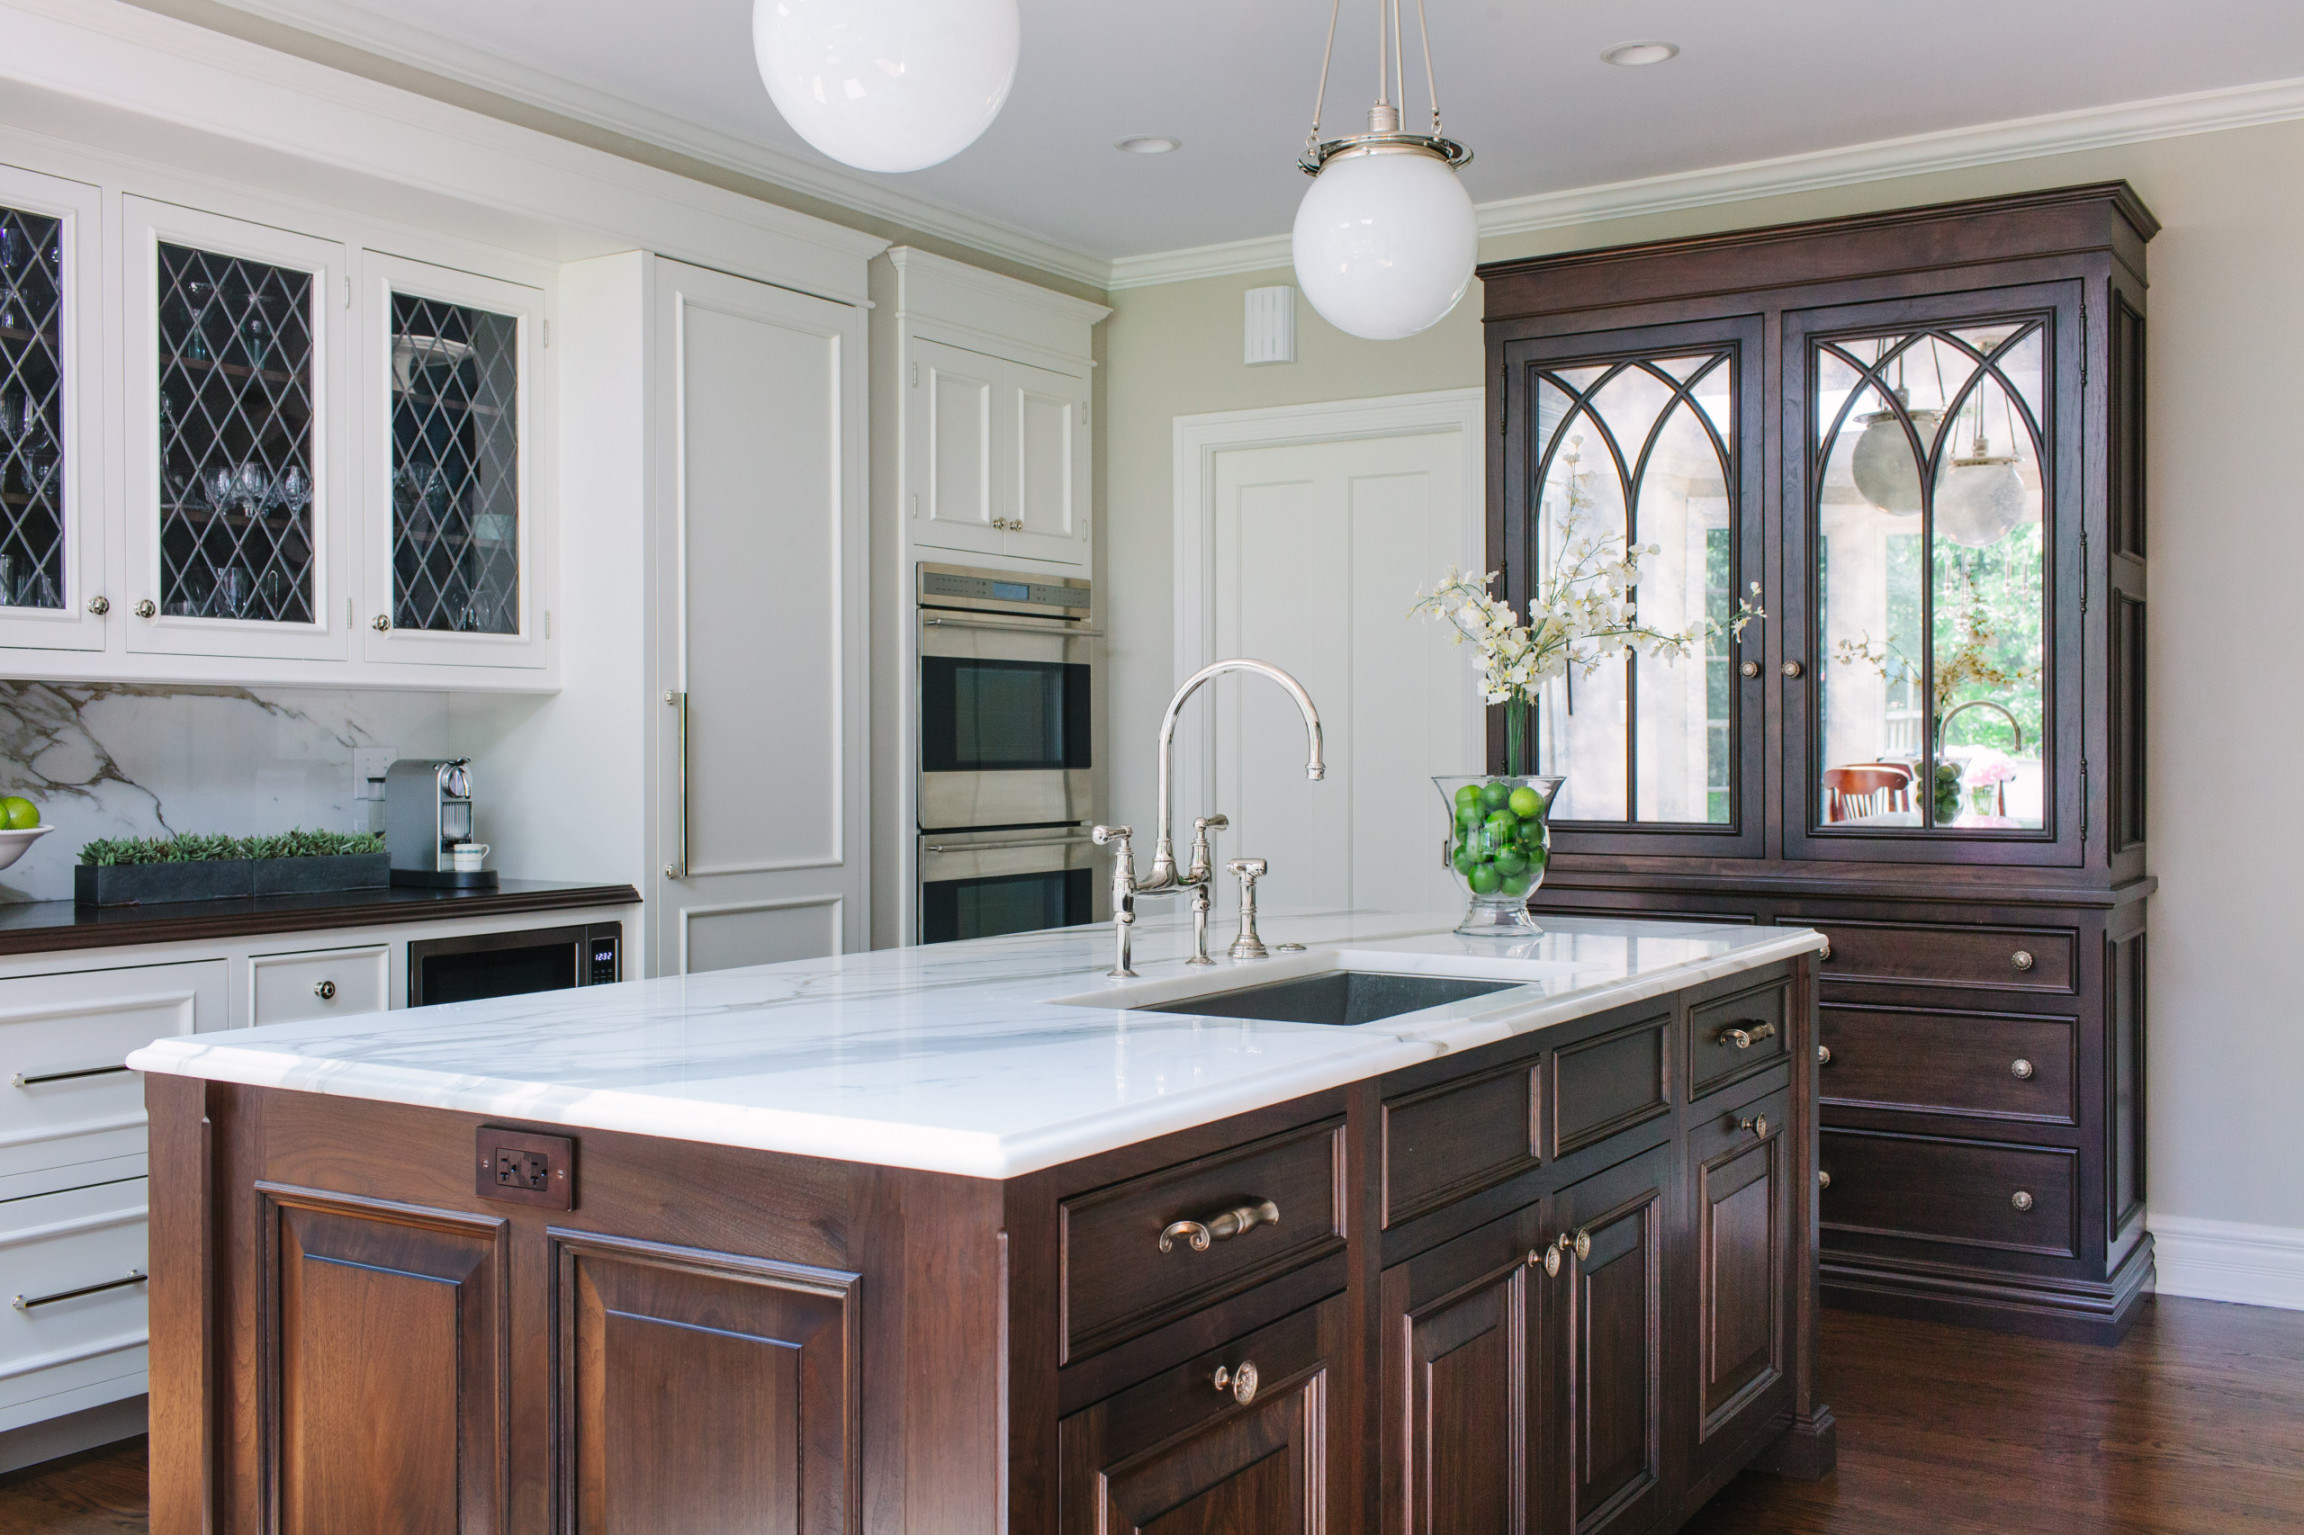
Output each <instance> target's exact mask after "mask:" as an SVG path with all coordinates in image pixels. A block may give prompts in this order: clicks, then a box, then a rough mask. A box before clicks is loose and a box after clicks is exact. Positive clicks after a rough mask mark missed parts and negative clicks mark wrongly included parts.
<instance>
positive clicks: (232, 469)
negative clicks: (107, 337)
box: [159, 244, 314, 624]
mask: <svg viewBox="0 0 2304 1535" xmlns="http://www.w3.org/2000/svg"><path fill="white" fill-rule="evenodd" d="M159 286H160V291H159V300H160V392H159V397H160V463H161V483H160V591H161V599H160V602H161V609H162V611H164V612H167V613H172V614H175V615H177V616H179V617H191V618H228V619H239V620H244V621H253V622H262V623H285V624H309V623H311V622H312V621H313V590H312V584H313V537H312V515H313V514H312V498H313V482H312V458H313V453H312V447H313V443H312V436H313V415H314V411H313V393H314V381H313V378H312V364H313V344H312V274H311V273H309V272H299V271H295V270H293V269H290V268H285V267H275V266H266V265H265V264H263V263H262V262H258V261H247V260H243V259H241V258H240V257H237V256H221V255H217V254H215V253H214V252H212V251H203V250H194V249H192V248H190V247H188V246H182V245H168V244H163V245H161V247H160V284H159Z"/></svg>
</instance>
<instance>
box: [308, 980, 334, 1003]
mask: <svg viewBox="0 0 2304 1535" xmlns="http://www.w3.org/2000/svg"><path fill="white" fill-rule="evenodd" d="M312 995H314V996H315V997H318V998H319V999H320V1000H321V1001H323V1002H333V1001H335V1000H336V983H335V982H334V981H322V982H321V983H320V984H319V985H317V986H315V987H313V988H312Z"/></svg>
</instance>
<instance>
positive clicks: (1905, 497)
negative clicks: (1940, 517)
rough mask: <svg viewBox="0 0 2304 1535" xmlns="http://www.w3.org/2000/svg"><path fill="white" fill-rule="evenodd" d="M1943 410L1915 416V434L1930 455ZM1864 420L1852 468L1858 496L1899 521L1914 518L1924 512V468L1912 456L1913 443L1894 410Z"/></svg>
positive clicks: (1918, 413)
mask: <svg viewBox="0 0 2304 1535" xmlns="http://www.w3.org/2000/svg"><path fill="white" fill-rule="evenodd" d="M1943 415H1944V413H1943V412H1942V411H1940V410H1925V409H1923V410H1916V411H1913V412H1912V430H1913V431H1915V432H1917V433H1919V434H1920V448H1921V451H1922V452H1926V451H1927V450H1928V449H1929V448H1930V447H1931V446H1933V445H1934V443H1935V441H1936V423H1937V422H1938V421H1940V420H1941V419H1943ZM1863 419H1864V430H1863V432H1862V433H1861V434H1859V435H1858V436H1857V438H1856V451H1855V453H1854V455H1853V456H1852V457H1851V459H1850V461H1849V465H1848V469H1849V473H1850V474H1851V475H1852V476H1853V477H1854V478H1855V481H1856V493H1857V494H1858V495H1860V496H1862V497H1863V498H1864V499H1865V500H1866V501H1869V502H1871V503H1872V504H1873V505H1874V506H1876V507H1878V508H1879V509H1880V510H1882V511H1884V512H1887V513H1889V514H1890V515H1891V516H1896V517H1911V516H1915V515H1917V514H1918V512H1919V510H1920V465H1919V461H1918V460H1917V459H1915V458H1913V456H1912V439H1911V437H1909V436H1907V435H1906V433H1905V431H1904V423H1903V422H1902V421H1900V420H1898V419H1897V416H1896V412H1894V411H1892V410H1877V411H1874V412H1872V413H1871V414H1870V415H1868V416H1866V417H1864V418H1863Z"/></svg>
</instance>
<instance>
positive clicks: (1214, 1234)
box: [1160, 1199, 1280, 1253]
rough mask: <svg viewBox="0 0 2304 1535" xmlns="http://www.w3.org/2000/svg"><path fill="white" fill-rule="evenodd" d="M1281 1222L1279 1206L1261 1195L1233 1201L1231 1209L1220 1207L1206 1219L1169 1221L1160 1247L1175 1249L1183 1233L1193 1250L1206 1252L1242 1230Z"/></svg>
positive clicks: (1161, 1248)
mask: <svg viewBox="0 0 2304 1535" xmlns="http://www.w3.org/2000/svg"><path fill="white" fill-rule="evenodd" d="M1279 1224H1280V1207H1279V1206H1278V1205H1276V1204H1274V1203H1273V1202H1272V1201H1271V1200H1269V1199H1259V1200H1255V1201H1253V1202H1251V1203H1249V1204H1244V1205H1234V1206H1233V1207H1232V1208H1231V1209H1229V1210H1222V1211H1219V1212H1217V1213H1216V1214H1214V1215H1211V1216H1209V1217H1208V1218H1207V1219H1206V1220H1204V1221H1170V1222H1169V1223H1168V1226H1167V1229H1166V1230H1164V1231H1162V1232H1161V1233H1160V1250H1161V1251H1162V1252H1173V1251H1175V1250H1176V1239H1177V1238H1178V1237H1182V1238H1183V1239H1184V1240H1185V1241H1186V1242H1188V1243H1190V1244H1191V1246H1192V1250H1193V1251H1194V1252H1196V1253H1204V1252H1206V1251H1207V1250H1208V1247H1209V1244H1210V1243H1213V1242H1229V1241H1231V1240H1232V1239H1233V1238H1234V1237H1236V1236H1239V1235H1240V1234H1241V1233H1243V1232H1247V1231H1253V1230H1255V1229H1256V1228H1257V1227H1258V1226H1277V1225H1279Z"/></svg>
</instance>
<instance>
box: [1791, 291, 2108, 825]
mask: <svg viewBox="0 0 2304 1535" xmlns="http://www.w3.org/2000/svg"><path fill="white" fill-rule="evenodd" d="M2078 320H2079V290H2078V286H2077V285H2076V284H2053V285H2040V286H2034V287H2025V288H2014V289H2003V290H1999V291H1996V292H1994V293H1992V294H1990V295H1988V296H1986V297H1984V298H1982V299H1979V297H1978V296H1977V295H1975V294H1963V295H1957V296H1953V297H1946V298H1937V299H1931V300H1925V301H1909V302H1906V301H1898V302H1895V303H1889V304H1878V305H1866V306H1860V307H1851V308H1846V309H1837V310H1832V311H1826V312H1813V311H1812V312H1808V313H1804V314H1797V315H1792V316H1788V317H1787V319H1786V322H1785V341H1784V345H1785V351H1786V357H1785V373H1786V393H1785V420H1786V425H1785V433H1786V443H1785V451H1786V457H1787V460H1788V470H1789V472H1788V474H1787V485H1788V487H1791V488H1793V493H1794V496H1795V497H1796V499H1795V501H1794V506H1795V507H1796V508H1797V510H1798V517H1797V519H1796V520H1797V524H1798V527H1799V538H1798V540H1797V549H1796V553H1795V554H1794V555H1793V556H1792V557H1794V558H1796V559H1797V560H1798V562H1799V564H1798V568H1801V569H1804V570H1805V572H1806V577H1807V579H1806V586H1807V590H1806V592H1805V593H1804V594H1803V596H1804V598H1805V600H1806V610H1805V611H1804V612H1803V613H1801V614H1800V616H1799V628H1798V630H1797V631H1792V630H1788V631H1787V632H1788V633H1789V632H1798V633H1799V634H1800V635H1801V636H1802V638H1803V640H1804V645H1803V652H1804V653H1803V654H1802V655H1801V656H1800V657H1799V659H1800V660H1801V661H1802V663H1803V671H1802V675H1801V676H1799V677H1797V678H1788V679H1786V687H1787V705H1788V706H1787V710H1786V715H1787V740H1786V746H1787V757H1788V759H1789V760H1790V761H1791V762H1792V763H1793V764H1794V767H1795V771H1794V772H1793V773H1792V774H1790V775H1788V782H1787V785H1786V788H1787V792H1788V793H1789V794H1790V795H1792V796H1793V798H1792V802H1791V803H1790V804H1789V805H1787V807H1786V814H1785V839H1786V852H1787V853H1788V854H1789V855H1790V856H1794V857H1823V858H1851V857H1853V858H1886V859H1915V858H1916V859H1946V858H1956V859H1958V860H1960V861H1963V862H1973V861H1978V860H1984V861H1998V862H2049V863H2054V862H2076V861H2077V860H2078V857H2079V831H2080V828H2079V825H2078V807H2079V804H2080V797H2079V796H2080V779H2081V774H2082V772H2083V767H2082V764H2081V762H2080V760H2079V757H2078V751H2077V745H2076V743H2077V741H2078V738H2079V735H2078V732H2079V723H2080V722H2079V720H2078V718H2077V717H2076V716H2077V712H2078V711H2077V709H2076V708H2071V707H2067V701H2068V700H2074V699H2077V697H2078V696H2079V686H2080V678H2079V665H2080V655H2079V650H2080V647H2079V646H2078V645H2077V644H2064V643H2059V631H2060V630H2062V632H2064V633H2067V634H2068V633H2073V632H2076V623H2074V622H2072V621H2071V620H2072V619H2074V618H2076V612H2075V610H2076V607H2077V603H2078V599H2079V592H2078V580H2079V572H2080V570H2081V568H2082V566H2083V560H2082V558H2081V555H2082V546H2081V531H2080V512H2079V504H2080V503H2079V499H2078V497H2079V493H2080V483H2079V478H2080V476H2079V468H2080V459H2079V443H2078V441H2077V440H2076V439H2077V437H2078V433H2077V432H2075V431H2071V430H2066V429H2064V428H2063V425H2062V423H2065V422H2068V421H2069V422H2078V421H2079V420H2080V412H2079V409H2078V395H2077V389H2078V384H2079V379H2078V360H2077V359H2078V351H2079V348H2078V346H2077V344H2076V341H2077V338H2078V336H2079V327H2078ZM2060 620H2062V621H2061V622H2060Z"/></svg>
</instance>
